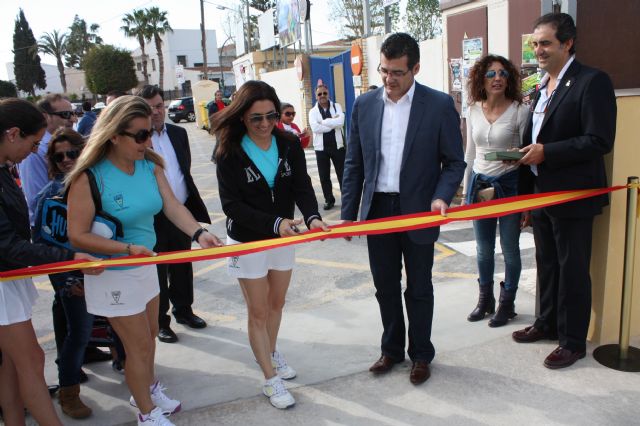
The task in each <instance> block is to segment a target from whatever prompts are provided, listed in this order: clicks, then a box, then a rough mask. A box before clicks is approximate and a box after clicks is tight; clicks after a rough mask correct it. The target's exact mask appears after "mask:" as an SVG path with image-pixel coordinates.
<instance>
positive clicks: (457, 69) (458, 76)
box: [449, 58, 462, 92]
mask: <svg viewBox="0 0 640 426" xmlns="http://www.w3.org/2000/svg"><path fill="white" fill-rule="evenodd" d="M449 68H450V70H451V91H452V92H461V91H462V58H454V59H450V60H449Z"/></svg>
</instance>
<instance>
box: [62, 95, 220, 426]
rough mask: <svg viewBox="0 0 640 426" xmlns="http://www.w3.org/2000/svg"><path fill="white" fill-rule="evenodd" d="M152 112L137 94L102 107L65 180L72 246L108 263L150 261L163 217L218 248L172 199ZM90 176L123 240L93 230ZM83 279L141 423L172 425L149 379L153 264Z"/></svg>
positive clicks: (164, 400)
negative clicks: (117, 351)
mask: <svg viewBox="0 0 640 426" xmlns="http://www.w3.org/2000/svg"><path fill="white" fill-rule="evenodd" d="M151 133H152V129H151V107H150V106H149V105H148V104H147V102H146V101H145V100H144V99H142V98H140V97H137V96H122V97H119V98H117V99H116V100H114V101H113V102H112V103H111V104H109V107H107V108H105V109H104V111H103V112H102V113H101V115H100V118H99V119H98V120H97V121H96V124H95V126H94V128H93V130H92V131H91V136H90V137H89V141H88V142H87V146H86V147H85V149H84V150H83V151H82V154H81V155H80V157H79V158H78V161H77V163H76V166H75V167H74V169H73V170H72V171H71V172H70V173H69V175H68V176H67V178H66V179H65V182H66V184H67V185H68V186H70V191H69V199H68V223H69V232H68V233H69V240H70V241H71V243H72V244H73V245H74V246H75V247H81V248H83V249H85V250H87V251H90V252H92V253H101V254H104V255H108V256H109V257H112V258H113V257H120V256H127V255H146V256H153V255H155V253H154V252H153V251H152V249H153V247H154V245H155V243H156V234H155V231H154V228H153V220H154V215H155V214H157V213H158V212H159V211H160V210H161V209H162V211H163V213H164V214H165V215H166V216H167V218H168V219H169V220H170V221H171V222H173V223H174V224H175V225H176V226H177V227H178V228H179V229H180V230H182V231H183V232H184V233H186V234H187V235H192V236H193V237H192V240H193V241H194V242H198V244H200V246H202V247H213V246H221V245H222V243H221V242H220V241H219V240H218V238H217V237H215V236H214V235H212V234H209V233H208V232H207V231H206V230H204V229H203V228H201V227H200V225H199V224H198V222H196V220H195V219H194V218H193V216H192V215H191V213H190V212H189V210H187V209H186V207H184V206H183V205H182V204H181V203H180V202H179V201H178V200H177V199H176V198H175V196H174V195H173V192H172V191H171V188H170V186H169V183H168V182H167V178H166V177H165V174H164V170H163V166H164V162H163V160H162V158H161V157H160V156H159V155H158V154H157V153H155V152H154V151H153V150H151V149H149V148H150V147H151ZM87 169H90V170H91V172H92V173H93V175H94V176H95V180H96V184H97V187H98V189H99V191H100V194H101V201H102V209H103V210H104V211H105V212H106V213H109V214H110V215H111V216H114V217H115V218H116V219H118V220H119V221H120V222H121V224H122V227H123V234H124V235H123V236H122V237H118V238H117V239H115V240H112V239H107V238H104V237H102V236H100V235H97V234H94V233H92V232H91V225H92V222H93V219H94V215H95V206H94V203H93V199H92V196H91V189H90V186H89V180H88V178H87V174H86V173H85V171H86V170H87ZM96 278H97V279H94V278H93V277H85V285H84V291H85V299H86V303H87V310H88V311H89V312H90V313H92V314H94V315H101V316H105V317H107V318H109V322H110V323H111V325H112V326H113V328H114V329H115V331H116V333H117V334H118V336H120V339H121V340H122V342H123V344H124V348H125V352H126V354H127V366H126V368H125V379H126V382H127V385H128V386H129V390H130V391H131V394H132V396H131V398H130V400H129V402H130V404H131V405H132V406H134V407H137V408H138V410H139V413H138V416H137V418H138V425H172V424H173V423H171V422H170V421H169V420H168V419H167V417H166V415H168V414H169V413H175V412H177V411H179V410H180V408H181V404H180V401H177V400H174V399H171V398H169V397H167V396H166V395H165V394H164V392H163V390H164V389H165V388H164V387H163V386H162V385H161V384H160V382H158V381H157V380H156V378H155V377H154V358H155V338H156V336H157V334H158V309H159V297H158V294H159V288H160V287H159V284H158V274H157V271H156V266H155V265H145V266H139V267H117V268H108V269H107V270H106V271H105V272H104V274H103V275H102V276H100V277H96Z"/></svg>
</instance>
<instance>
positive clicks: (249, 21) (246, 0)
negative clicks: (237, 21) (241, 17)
mask: <svg viewBox="0 0 640 426" xmlns="http://www.w3.org/2000/svg"><path fill="white" fill-rule="evenodd" d="M245 2H246V4H247V44H248V46H247V53H250V52H251V13H250V12H249V0H245Z"/></svg>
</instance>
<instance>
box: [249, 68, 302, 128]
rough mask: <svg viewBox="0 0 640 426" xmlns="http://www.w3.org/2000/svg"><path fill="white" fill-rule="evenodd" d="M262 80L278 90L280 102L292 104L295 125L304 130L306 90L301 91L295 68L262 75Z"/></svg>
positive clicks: (300, 83)
mask: <svg viewBox="0 0 640 426" xmlns="http://www.w3.org/2000/svg"><path fill="white" fill-rule="evenodd" d="M260 80H262V81H264V82H265V83H267V84H269V85H271V86H272V87H273V88H274V89H276V94H277V95H278V98H279V99H280V102H282V103H284V102H286V103H290V104H291V105H293V107H294V108H295V109H296V113H297V114H296V118H295V119H294V120H293V122H294V123H296V124H297V125H298V127H300V129H303V125H302V116H301V114H302V113H303V111H304V109H303V105H304V90H302V89H301V85H302V82H301V81H300V80H298V76H297V74H296V69H295V68H288V69H285V70H279V71H272V72H266V73H262V74H260Z"/></svg>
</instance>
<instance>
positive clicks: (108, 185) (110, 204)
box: [91, 158, 162, 269]
mask: <svg viewBox="0 0 640 426" xmlns="http://www.w3.org/2000/svg"><path fill="white" fill-rule="evenodd" d="M155 167H157V166H156V165H155V163H153V162H152V161H147V160H138V161H136V162H135V171H134V173H133V175H128V174H127V173H125V172H123V171H122V170H120V169H118V168H117V167H116V166H114V165H113V163H111V161H109V160H108V159H106V158H105V159H104V160H102V161H101V162H99V163H98V164H96V165H95V166H93V167H92V168H91V171H92V172H93V174H94V175H95V177H96V183H97V185H98V189H99V190H100V195H101V197H102V210H104V211H105V212H107V213H109V214H110V215H112V216H114V217H116V218H117V219H118V220H119V221H120V222H121V223H122V229H123V234H124V236H123V237H118V238H117V240H118V241H122V242H125V243H131V244H135V245H141V246H145V247H147V248H148V249H149V250H153V247H154V246H155V245H156V232H155V230H154V228H153V216H155V215H156V214H158V213H159V212H160V210H162V197H161V195H160V190H159V189H158V182H157V181H156V177H155V175H154V174H153V170H154V168H155ZM122 256H126V254H124V253H122V254H114V255H112V257H122ZM110 269H111V268H110ZM114 269H129V268H128V267H122V268H114Z"/></svg>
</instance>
